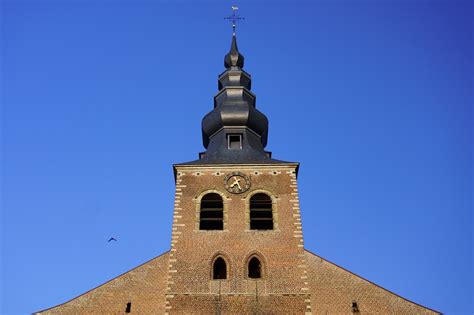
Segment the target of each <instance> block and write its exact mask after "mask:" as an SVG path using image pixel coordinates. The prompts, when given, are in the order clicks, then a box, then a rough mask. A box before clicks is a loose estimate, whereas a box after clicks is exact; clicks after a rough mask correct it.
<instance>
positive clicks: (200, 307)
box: [165, 34, 311, 314]
mask: <svg viewBox="0 0 474 315" xmlns="http://www.w3.org/2000/svg"><path fill="white" fill-rule="evenodd" d="M224 65H225V68H226V70H225V71H224V72H223V73H222V74H221V75H219V78H218V87H219V91H218V93H217V94H216V96H215V97H214V109H213V110H212V111H211V112H209V113H208V114H207V115H206V116H205V117H204V118H203V120H202V138H203V143H204V147H205V148H206V152H204V153H201V154H200V155H199V159H198V160H196V161H193V162H189V163H183V164H176V165H174V171H175V178H176V193H175V203H174V216H173V228H172V240H171V250H170V254H169V266H168V280H167V288H166V301H165V309H166V312H167V313H170V314H180V313H181V314H182V313H193V312H195V313H216V314H220V313H221V312H222V313H227V314H257V313H279V314H288V313H298V314H303V313H310V312H311V295H310V292H309V286H308V281H307V279H308V275H307V266H306V262H305V252H304V247H303V236H302V227H301V218H300V209H299V201H298V188H297V182H296V176H297V172H298V163H294V162H284V161H279V160H275V159H272V157H271V153H270V152H267V151H265V150H264V148H265V146H266V144H267V136H268V120H267V118H266V117H265V115H264V114H263V113H261V112H260V111H259V110H258V109H257V108H256V106H255V95H254V94H253V93H252V92H251V76H250V74H248V73H247V72H245V71H244V70H243V67H244V56H243V55H242V54H241V53H240V52H239V50H238V48H237V39H236V36H235V34H234V35H233V36H232V43H231V47H230V51H229V53H228V54H227V55H226V56H225V58H224Z"/></svg>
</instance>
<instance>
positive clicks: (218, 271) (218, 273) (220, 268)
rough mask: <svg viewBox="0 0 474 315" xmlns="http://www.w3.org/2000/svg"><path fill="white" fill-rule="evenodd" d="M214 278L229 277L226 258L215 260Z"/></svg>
mask: <svg viewBox="0 0 474 315" xmlns="http://www.w3.org/2000/svg"><path fill="white" fill-rule="evenodd" d="M212 279H214V280H220V279H227V266H226V264H225V261H224V259H222V258H221V257H219V258H217V259H216V260H215V261H214V266H213V267H212Z"/></svg>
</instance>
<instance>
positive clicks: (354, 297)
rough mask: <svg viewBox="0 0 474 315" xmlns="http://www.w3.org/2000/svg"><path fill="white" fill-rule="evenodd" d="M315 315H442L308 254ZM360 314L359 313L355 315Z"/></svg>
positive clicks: (307, 252)
mask: <svg viewBox="0 0 474 315" xmlns="http://www.w3.org/2000/svg"><path fill="white" fill-rule="evenodd" d="M305 254H306V257H305V258H306V263H307V266H308V280H309V281H308V282H309V284H310V291H311V309H312V311H313V313H314V314H351V312H352V306H353V303H354V302H355V303H357V308H358V310H359V311H360V314H439V313H438V312H436V311H433V310H431V309H429V308H426V307H424V306H422V305H419V304H416V303H414V302H411V301H409V300H407V299H405V298H402V297H401V296H398V295H396V294H395V293H392V292H390V291H388V290H386V289H384V288H382V287H380V286H378V285H376V284H374V283H372V282H370V281H368V280H366V279H364V278H362V277H359V276H357V275H355V274H353V273H352V272H350V271H348V270H346V269H344V268H341V267H339V266H337V265H335V264H333V263H331V262H329V261H327V260H325V259H323V258H321V257H319V256H317V255H315V254H313V253H311V252H310V251H308V250H306V252H305ZM354 314H358V313H354Z"/></svg>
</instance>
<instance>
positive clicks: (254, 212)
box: [250, 193, 273, 230]
mask: <svg viewBox="0 0 474 315" xmlns="http://www.w3.org/2000/svg"><path fill="white" fill-rule="evenodd" d="M272 210H273V209H272V199H271V198H270V196H268V195H266V194H263V193H258V194H255V195H253V196H252V197H251V198H250V229H251V230H273V211H272Z"/></svg>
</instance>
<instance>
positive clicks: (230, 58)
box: [224, 34, 244, 70]
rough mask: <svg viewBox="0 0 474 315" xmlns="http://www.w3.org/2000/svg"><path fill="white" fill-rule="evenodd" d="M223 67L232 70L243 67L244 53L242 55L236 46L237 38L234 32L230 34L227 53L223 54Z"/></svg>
mask: <svg viewBox="0 0 474 315" xmlns="http://www.w3.org/2000/svg"><path fill="white" fill-rule="evenodd" d="M224 67H226V68H227V69H234V70H238V69H242V68H243V67H244V55H242V54H241V53H240V52H239V49H238V48H237V39H236V37H235V34H233V35H232V44H231V45H230V51H229V52H228V53H227V55H225V58H224Z"/></svg>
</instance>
